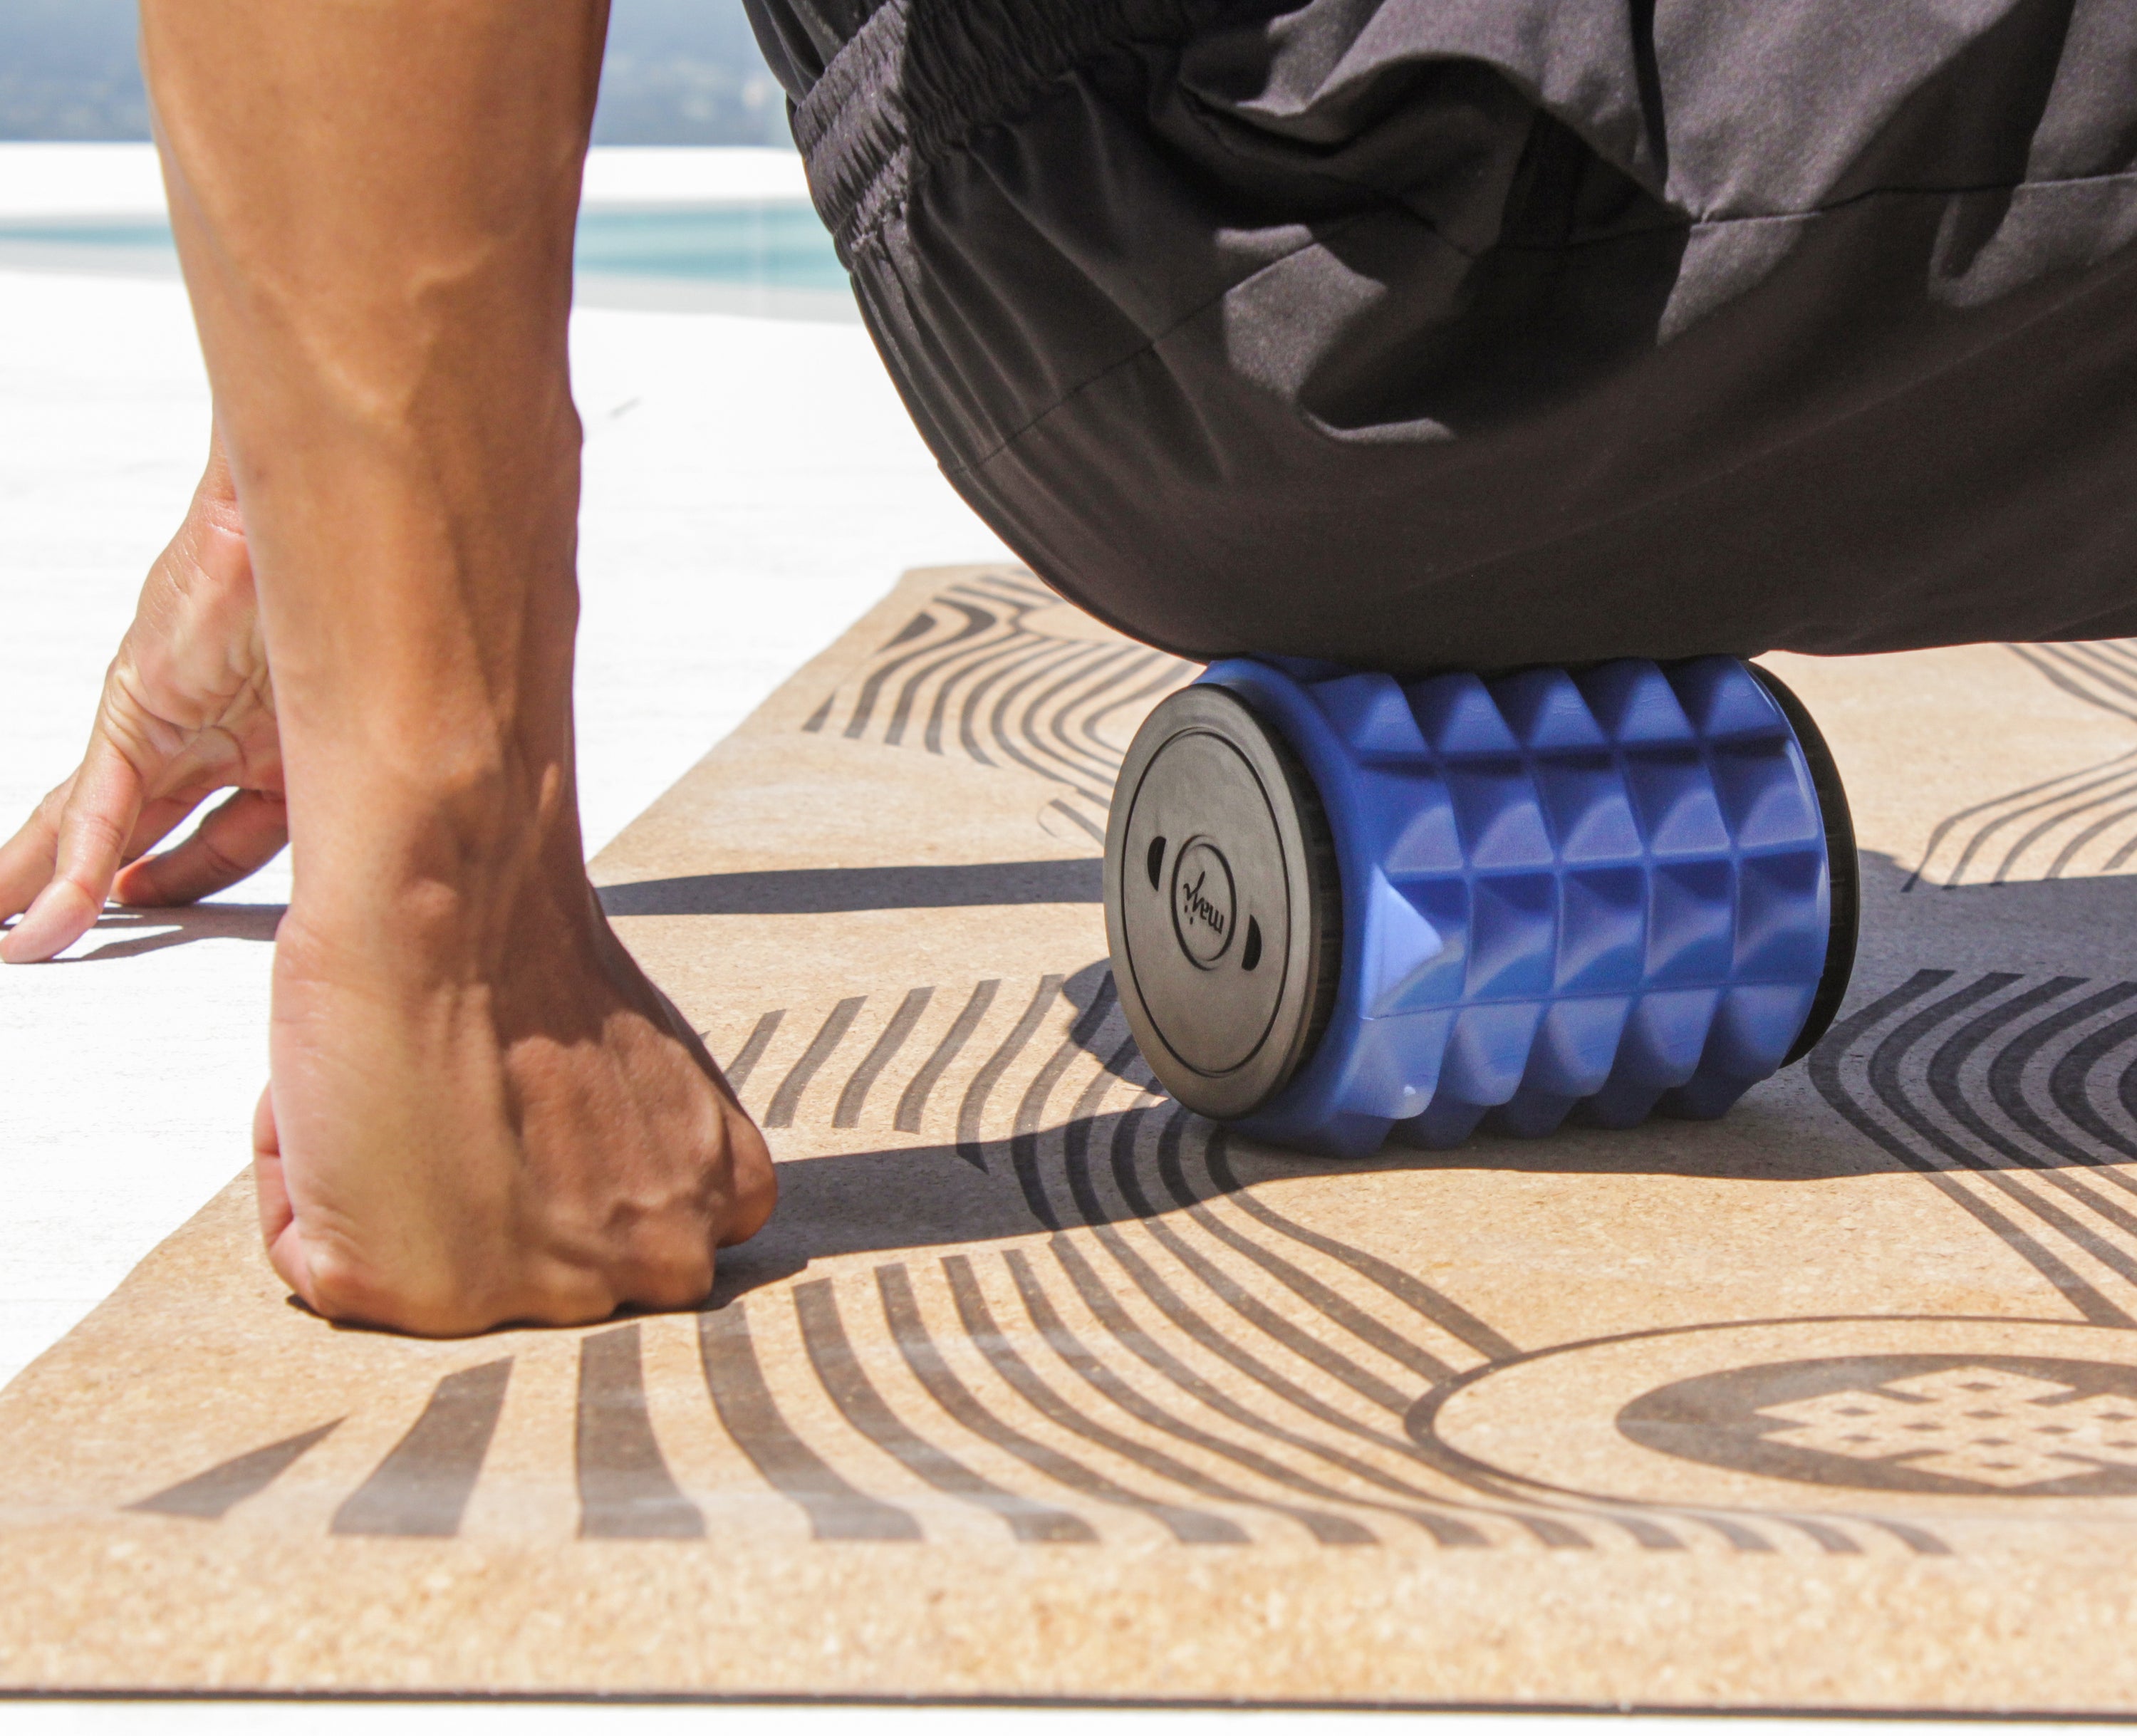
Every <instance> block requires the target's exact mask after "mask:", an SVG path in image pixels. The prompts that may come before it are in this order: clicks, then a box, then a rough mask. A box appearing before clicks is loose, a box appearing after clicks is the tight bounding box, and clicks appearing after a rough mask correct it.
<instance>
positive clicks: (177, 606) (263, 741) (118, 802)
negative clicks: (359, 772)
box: [0, 440, 289, 965]
mask: <svg viewBox="0 0 2137 1736" xmlns="http://www.w3.org/2000/svg"><path fill="white" fill-rule="evenodd" d="M226 789H229V790H236V792H237V793H236V795H233V796H231V798H230V799H229V800H226V801H225V802H224V803H223V804H222V805H221V806H220V807H218V808H217V809H216V810H214V811H213V812H212V813H211V814H209V815H208V816H207V819H204V820H203V821H202V823H201V824H200V826H199V828H198V829H197V830H196V831H195V832H194V833H193V834H192V836H191V837H190V838H188V839H186V840H185V841H184V842H183V844H179V845H178V848H177V849H173V850H171V851H169V852H168V853H166V854H163V855H160V856H151V857H148V858H147V859H145V860H144V859H142V858H143V857H144V853H146V852H147V851H148V850H150V849H153V848H154V847H155V845H157V844H159V843H160V842H162V840H163V839H164V838H165V837H166V836H168V834H170V833H171V832H172V831H173V830H174V829H176V828H177V827H178V825H179V824H181V823H182V822H183V820H184V819H186V817H187V815H190V814H191V813H192V811H193V810H194V809H196V808H197V807H198V806H199V805H200V804H201V803H202V801H203V800H206V799H207V797H208V796H209V795H212V794H214V793H215V792H216V791H217V790H226ZM288 839H289V826H288V823H287V820H286V819H285V815H284V811H283V786H282V749H281V738H280V732H279V730H278V728H277V727H276V723H275V695H274V688H273V684H272V683H271V682H270V679H269V677H268V670H267V654H266V647H265V642H264V640H263V639H262V638H261V635H260V615H259V610H258V607H257V605H256V601H255V599H254V594H253V586H252V562H251V555H250V553H249V552H248V551H247V548H246V539H245V524H244V520H243V518H242V517H241V514H240V513H239V511H238V506H237V495H236V489H235V488H234V487H233V485H232V484H231V474H230V466H229V464H228V463H227V461H226V460H225V459H224V457H223V454H222V448H221V442H220V440H217V442H216V444H215V445H213V447H212V449H211V450H210V452H209V455H208V464H207V473H206V474H204V475H202V478H201V482H200V486H199V488H198V489H197V490H196V491H195V492H194V494H193V498H192V506H191V508H189V509H188V510H187V513H186V518H185V523H183V524H182V525H180V526H179V528H178V534H177V535H176V536H175V537H173V538H172V539H171V543H170V546H169V547H168V548H166V549H165V550H164V551H163V553H162V554H161V555H160V556H158V557H157V560H156V564H155V565H154V566H153V567H151V568H150V569H149V571H148V582H147V583H146V584H145V585H144V586H143V587H142V590H141V601H140V605H139V607H138V609H137V610H135V612H134V625H132V626H131V627H130V628H129V629H128V630H127V633H126V637H125V639H124V640H123V641H121V643H120V644H119V654H118V655H117V656H116V657H115V658H114V659H112V663H111V668H110V671H109V672H108V673H106V674H105V678H104V697H103V698H102V699H101V700H100V702H99V703H98V706H97V709H96V726H95V728H94V729H93V730H92V731H91V732H90V739H89V747H88V751H86V752H85V753H84V754H83V756H82V760H81V764H80V766H78V767H76V768H75V773H74V775H73V776H71V777H70V778H69V779H68V780H66V782H65V783H63V784H61V785H60V786H59V787H58V788H57V789H56V790H53V791H52V793H51V795H48V796H46V798H45V799H44V800H43V801H42V802H41V803H40V804H38V806H37V812H36V813H35V814H33V815H31V817H30V819H29V821H28V823H27V824H26V825H24V826H23V827H22V830H20V831H19V832H17V834H15V835H14V837H13V838H12V839H9V840H8V842H7V844H6V845H5V846H3V847H0V920H4V919H5V918H6V917H12V916H14V915H16V914H17V913H18V912H27V914H24V915H23V916H22V920H21V921H19V922H17V923H16V924H15V926H13V928H12V929H11V930H9V931H7V934H6V936H4V937H0V960H5V961H6V962H7V963H8V964H11V965H21V964H29V963H32V962H34V961H36V960H41V959H49V958H51V957H53V956H55V955H56V954H58V953H60V952H61V951H65V950H66V948H67V947H69V946H72V945H73V944H74V943H75V941H78V940H79V939H80V938H81V936H83V935H84V934H85V933H86V932H88V931H89V930H90V927H91V926H94V925H95V921H96V918H97V914H98V912H100V911H101V910H102V909H103V907H104V902H105V899H106V898H107V897H116V898H117V899H118V900H119V902H121V903H125V904H146V905H159V904H188V903H191V902H192V901H193V900H194V899H196V898H200V897H205V896H206V895H207V894H208V893H209V892H219V891H221V889H222V888H223V887H226V886H229V885H231V884H233V883H236V882H237V881H239V880H242V879H243V878H245V877H246V875H247V874H250V873H253V872H254V871H255V870H256V869H257V868H260V867H261V866H263V865H264V864H265V863H266V862H268V861H269V860H270V858H272V857H273V856H274V855H275V853H276V852H277V851H278V850H280V849H281V848H282V846H283V845H284V844H285V843H287V842H288Z"/></svg>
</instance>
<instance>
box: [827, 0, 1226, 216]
mask: <svg viewBox="0 0 2137 1736" xmlns="http://www.w3.org/2000/svg"><path fill="white" fill-rule="evenodd" d="M1218 3H1219V0H885V3H884V5H882V6H879V7H877V8H876V10H875V11H874V12H873V13H872V14H871V15H870V16H869V19H868V21H867V22H865V23H864V24H863V25H862V26H861V27H860V28H859V30H858V31H856V32H854V35H853V36H852V37H851V38H850V39H849V41H847V43H846V44H845V46H844V47H843V48H841V49H840V50H839V51H838V52H837V53H836V54H835V55H834V56H832V57H831V60H830V63H829V64H828V65H827V66H825V68H824V75H823V76H822V77H821V78H820V79H819V80H817V81H816V83H815V85H814V86H813V87H811V90H810V91H809V94H808V95H806V97H804V98H803V99H802V100H801V102H800V103H799V104H798V105H796V109H795V111H794V139H795V142H796V143H797V144H798V145H800V146H801V154H802V156H803V158H805V159H806V161H807V163H808V165H809V183H810V186H811V189H812V190H813V192H814V193H815V200H816V208H817V211H818V212H819V214H820V215H821V216H822V217H823V219H824V221H825V225H826V226H828V227H829V228H830V231H831V234H832V236H833V238H834V239H835V241H837V242H838V245H839V250H840V254H841V255H846V254H847V253H848V252H849V250H850V249H851V248H852V247H853V246H854V245H855V244H856V243H857V242H859V241H860V240H862V239H863V238H864V237H865V236H868V235H869V234H870V233H871V232H873V231H874V230H875V229H877V228H879V226H881V225H882V223H883V222H884V220H885V219H886V218H887V217H888V216H890V215H891V214H892V213H893V212H898V211H902V210H903V207H904V203H905V197H906V193H907V191H908V188H909V187H910V186H911V184H912V182H913V177H914V175H915V174H916V173H918V171H920V170H922V169H924V168H927V167H928V166H929V165H931V164H932V163H937V162H940V161H941V160H942V158H945V157H946V156H947V155H949V154H950V153H952V152H954V151H957V150H958V149H959V148H961V147H962V146H964V145H965V144H966V143H967V142H968V141H970V140H971V138H972V137H973V135H974V134H976V133H978V132H979V131H980V130H981V129H983V128H986V127H989V126H992V125H995V124H998V123H1000V122H1002V121H1005V120H1010V119H1014V118H1015V116H1016V115H1018V114H1020V113H1022V112H1023V111H1024V110H1025V109H1027V108H1029V107H1030V105H1031V103H1032V102H1033V101H1034V100H1035V99H1036V98H1037V97H1038V95H1039V93H1040V92H1041V91H1042V90H1044V89H1045V88H1046V86H1048V85H1051V84H1053V83H1054V82H1055V81H1056V80H1059V79H1061V78H1064V77H1065V76H1066V75H1069V73H1071V72H1073V71H1076V69H1077V68H1078V67H1079V66H1086V65H1088V64H1089V63H1090V62H1091V61H1094V60H1096V59H1098V58H1099V57H1100V56H1103V55H1105V54H1107V53H1108V52H1110V51H1116V50H1119V49H1122V48H1126V47H1128V46H1132V45H1133V44H1137V43H1147V42H1164V41H1180V40H1183V39H1184V38H1185V37H1186V36H1188V35H1190V33H1191V32H1193V30H1194V29H1195V26H1196V25H1197V24H1198V23H1200V22H1201V21H1202V20H1203V19H1205V18H1206V17H1209V16H1210V14H1211V13H1212V12H1215V10H1216V9H1217V5H1218Z"/></svg>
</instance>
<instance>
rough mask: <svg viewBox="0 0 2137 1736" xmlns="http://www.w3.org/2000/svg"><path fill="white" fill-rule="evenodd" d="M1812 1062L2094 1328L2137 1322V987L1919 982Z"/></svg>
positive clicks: (2016, 978)
mask: <svg viewBox="0 0 2137 1736" xmlns="http://www.w3.org/2000/svg"><path fill="white" fill-rule="evenodd" d="M1809 1066H1810V1069H1811V1077H1812V1079H1813V1082H1814V1083H1815V1084H1816V1085H1817V1087H1818V1091H1819V1092H1820V1094H1821V1095H1822V1096H1823V1097H1824V1098H1825V1100H1826V1101H1827V1102H1828V1103H1829V1104H1831V1105H1832V1106H1833V1108H1834V1109H1836V1110H1837V1111H1839V1113H1840V1114H1841V1115H1842V1116H1844V1117H1845V1118H1846V1119H1847V1121H1849V1122H1850V1123H1852V1125H1853V1126H1855V1127H1856V1128H1857V1130H1858V1131H1861V1132H1862V1133H1863V1134H1864V1135H1867V1136H1868V1137H1869V1138H1870V1139H1871V1140H1874V1141H1875V1142H1876V1143H1877V1145H1880V1146H1881V1147H1882V1148H1883V1149H1884V1150H1885V1151H1886V1152H1887V1153H1889V1154H1890V1155H1891V1156H1892V1157H1894V1158H1896V1159H1897V1160H1899V1161H1900V1162H1901V1163H1902V1164H1904V1165H1906V1166H1907V1167H1908V1168H1909V1169H1913V1170H1915V1171H1916V1173H1917V1174H1920V1175H1921V1176H1922V1177H1923V1179H1925V1180H1926V1181H1927V1182H1929V1183H1930V1184H1931V1185H1932V1186H1934V1187H1935V1188H1937V1189H1939V1190H1940V1191H1941V1192H1942V1193H1943V1194H1945V1197H1946V1198H1947V1199H1950V1200H1951V1202H1952V1203H1953V1204H1955V1205H1957V1206H1958V1207H1959V1208H1960V1209H1962V1210H1963V1211H1964V1212H1966V1213H1968V1214H1969V1216H1971V1217H1972V1218H1974V1220H1975V1221H1976V1222H1977V1223H1979V1224H1980V1225H1981V1226H1982V1227H1983V1228H1985V1229H1987V1230H1989V1231H1990V1232H1991V1233H1993V1234H1994V1235H1995V1236H1996V1237H1997V1238H1998V1239H1999V1240H2000V1241H2001V1242H2003V1244H2004V1245H2005V1246H2006V1247H2008V1248H2009V1249H2010V1250H2011V1251H2012V1252H2013V1253H2015V1254H2017V1255H2018V1257H2021V1258H2022V1259H2023V1260H2025V1261H2026V1262H2027V1263H2028V1264H2029V1265H2031V1266H2032V1267H2033V1268H2034V1269H2035V1270H2036V1271H2037V1272H2039V1273H2040V1274H2041V1276H2042V1277H2043V1278H2045V1279H2046V1280H2047V1281H2048V1282H2049V1283H2050V1284H2051V1285H2052V1286H2054V1287H2055V1289H2056V1290H2057V1291H2060V1292H2061V1293H2062V1296H2063V1298H2064V1299H2065V1301H2066V1302H2067V1304H2068V1306H2069V1307H2070V1308H2071V1311H2072V1312H2073V1313H2074V1314H2075V1315H2076V1316H2077V1317H2078V1318H2080V1319H2082V1320H2087V1321H2090V1322H2091V1323H2092V1324H2093V1325H2100V1326H2121V1327H2130V1326H2137V982H2116V983H2100V982H2096V981H2092V980H2088V979H2086V978H2084V977H2080V976H2052V977H2027V976H2021V975H2016V974H2013V973H2012V972H2008V971H1989V972H1986V973H1984V974H1983V975H1978V976H1970V977H1969V976H1964V975H1959V974H1957V973H1954V972H1953V971H1950V970H1918V971H1916V973H1915V974H1914V975H1911V976H1910V977H1909V978H1908V979H1907V980H1906V981H1905V982H1903V983H1901V984H1900V985H1898V986H1897V987H1896V988H1895V989H1893V990H1891V992H1890V993H1888V994H1884V995H1881V996H1880V997H1878V998H1877V999H1874V1000H1872V1001H1871V1002H1870V1003H1868V1004H1867V1005H1864V1006H1862V1008H1861V1009H1859V1010H1857V1011H1856V1012H1854V1013H1852V1014H1850V1015H1849V1016H1848V1017H1847V1018H1846V1019H1843V1020H1842V1021H1841V1022H1840V1023H1839V1024H1837V1025H1835V1026H1834V1027H1833V1030H1832V1031H1831V1032H1830V1033H1828V1035H1827V1037H1826V1038H1825V1040H1824V1041H1823V1043H1820V1044H1819V1045H1818V1049H1817V1050H1816V1051H1815V1052H1814V1053H1813V1054H1812V1056H1811V1058H1810V1061H1809Z"/></svg>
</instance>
